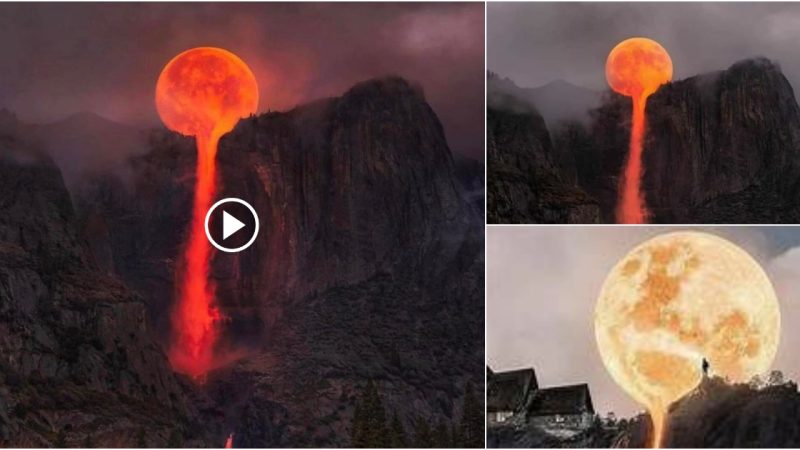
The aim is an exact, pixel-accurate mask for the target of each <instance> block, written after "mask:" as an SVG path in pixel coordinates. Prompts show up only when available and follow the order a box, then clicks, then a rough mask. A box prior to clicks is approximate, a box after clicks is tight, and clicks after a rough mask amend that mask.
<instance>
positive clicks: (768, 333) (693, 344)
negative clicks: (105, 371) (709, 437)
mask: <svg viewBox="0 0 800 450" xmlns="http://www.w3.org/2000/svg"><path fill="white" fill-rule="evenodd" d="M595 336H596V339H597V346H598V349H599V351H600V355H601V358H602V360H603V363H604V364H605V366H606V368H607V369H608V371H609V373H610V374H611V376H612V378H613V379H614V381H616V382H617V384H619V385H620V386H621V387H622V388H623V389H624V390H625V391H626V392H627V393H628V394H629V395H630V396H631V397H633V399H634V400H636V401H637V402H638V403H640V404H641V405H643V406H644V407H645V408H647V410H648V412H649V413H650V416H651V418H652V419H653V426H654V433H653V434H654V436H653V446H654V447H657V446H659V445H660V444H661V442H662V433H663V429H664V424H665V422H666V419H667V417H666V413H667V410H668V407H669V405H670V404H671V403H672V402H674V401H676V400H678V399H680V398H681V397H683V396H684V395H686V394H687V393H688V392H689V391H691V390H692V389H694V388H695V387H696V386H697V385H698V384H699V382H700V380H701V379H702V360H703V358H705V359H706V360H707V361H708V362H709V363H710V365H711V369H712V371H713V372H714V373H715V374H716V375H719V376H723V377H725V378H727V379H728V380H729V381H732V382H745V381H748V380H749V379H751V378H752V377H753V376H754V375H757V374H761V373H764V372H766V371H767V370H769V368H770V366H771V364H772V361H773V359H774V358H775V354H776V353H777V350H778V339H779V336H780V310H779V305H778V299H777V297H776V295H775V291H774V289H773V287H772V284H771V283H770V281H769V279H768V278H767V275H766V273H764V271H763V269H762V268H761V266H760V265H759V264H758V263H757V262H756V261H755V260H754V259H753V258H752V257H751V256H750V255H749V254H747V253H746V252H745V251H744V250H742V249H741V248H739V247H737V246H736V245H734V244H733V243H731V242H729V241H727V240H725V239H722V238H720V237H717V236H715V235H712V234H707V233H700V232H676V233H668V234H662V235H660V236H657V237H655V238H652V239H650V240H648V241H646V242H644V243H642V244H640V245H638V246H637V247H636V248H634V249H633V250H631V251H630V253H628V254H627V255H625V257H624V258H622V259H621V260H620V261H619V262H618V263H617V264H616V266H614V268H613V269H612V270H611V272H610V273H609V274H608V277H607V278H606V280H605V282H604V284H603V287H602V289H601V292H600V296H599V298H598V301H597V307H596V309H595Z"/></svg>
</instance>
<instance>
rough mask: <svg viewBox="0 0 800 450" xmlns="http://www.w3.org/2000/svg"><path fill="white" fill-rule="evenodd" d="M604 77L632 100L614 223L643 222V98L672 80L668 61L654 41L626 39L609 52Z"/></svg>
mask: <svg viewBox="0 0 800 450" xmlns="http://www.w3.org/2000/svg"><path fill="white" fill-rule="evenodd" d="M606 79H607V80H608V84H609V86H611V89H613V90H614V91H615V92H617V93H619V94H622V95H625V96H628V97H631V99H632V100H633V114H632V117H633V120H632V124H631V139H630V148H629V151H628V159H627V163H626V165H625V171H624V173H623V176H622V183H621V186H620V199H619V204H618V206H617V222H618V223H645V221H646V220H647V216H648V213H647V208H646V206H645V204H644V203H645V202H644V197H643V195H642V192H641V181H642V142H643V140H644V134H645V126H646V123H645V121H646V118H647V116H646V114H645V110H646V108H647V98H648V97H649V96H650V95H651V94H653V93H654V92H655V91H656V90H657V89H658V87H659V86H661V85H662V84H664V83H667V82H668V81H670V80H671V79H672V60H671V59H670V57H669V54H668V53H667V51H666V50H664V47H662V46H661V45H660V44H659V43H658V42H656V41H653V40H650V39H647V38H641V37H636V38H630V39H626V40H624V41H622V42H620V43H619V44H617V46H616V47H614V48H613V49H612V50H611V53H609V55H608V59H607V60H606Z"/></svg>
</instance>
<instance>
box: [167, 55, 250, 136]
mask: <svg viewBox="0 0 800 450" xmlns="http://www.w3.org/2000/svg"><path fill="white" fill-rule="evenodd" d="M257 107H258V83H257V82H256V77H255V75H253V72H252V71H251V70H250V68H249V67H248V66H247V64H245V63H244V61H242V60H241V59H240V58H239V57H238V56H236V55H234V54H233V53H231V52H229V51H227V50H224V49H221V48H215V47H197V48H193V49H190V50H187V51H185V52H183V53H181V54H179V55H178V56H176V57H174V58H173V59H172V60H171V61H170V62H169V63H167V65H166V66H165V67H164V69H163V70H162V71H161V75H160V76H159V78H158V82H157V84H156V108H157V109H158V114H159V115H160V116H161V120H163V121H164V124H165V125H166V126H167V127H168V128H169V129H171V130H173V131H177V132H178V133H181V134H185V135H189V136H202V135H206V136H209V137H220V136H222V135H223V134H225V133H227V132H229V131H231V130H232V129H233V127H234V126H235V125H236V123H237V122H238V121H239V119H241V118H242V117H245V116H247V115H249V114H252V113H254V112H255V111H256V108H257Z"/></svg>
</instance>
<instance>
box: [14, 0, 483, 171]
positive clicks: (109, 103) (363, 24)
mask: <svg viewBox="0 0 800 450" xmlns="http://www.w3.org/2000/svg"><path fill="white" fill-rule="evenodd" d="M483 28H484V5H483V4H480V3H447V4H430V3H427V4H420V3H380V4H376V3H372V4H355V3H337V4H319V3H300V4H298V3H292V4H288V3H268V4H255V3H224V4H221V3H160V4H159V3H149V4H142V3H137V4H108V3H105V4H103V3H97V4H87V3H83V4H81V3H77V4H75V3H73V4H54V3H40V4H20V3H10V4H3V5H0V53H2V54H3V58H2V59H0V108H1V107H5V108H8V109H9V110H11V111H13V112H15V113H16V114H17V115H18V116H19V118H20V119H21V120H22V121H24V122H28V123H38V124H41V123H47V122H56V121H59V120H63V119H65V118H67V117H68V116H70V115H73V114H76V113H81V112H86V111H90V112H93V113H96V114H99V115H100V116H102V117H104V118H107V119H110V120H112V121H115V122H118V123H119V124H123V125H128V126H135V127H138V128H147V127H160V126H161V124H160V121H159V120H158V117H157V114H156V111H155V106H154V99H153V97H154V86H155V82H156V79H157V78H158V75H159V73H160V71H161V69H162V68H163V66H164V65H165V64H166V63H167V62H168V61H169V60H170V59H171V58H172V57H173V56H175V55H176V54H178V53H180V52H181V51H184V50H186V49H188V48H191V47H196V46H219V47H223V48H226V49H228V50H231V51H233V52H234V53H236V54H237V55H239V56H241V57H242V58H243V59H244V60H245V61H246V62H247V63H248V65H249V66H250V67H251V68H252V70H253V72H254V73H255V74H256V77H257V79H258V82H259V90H260V93H261V95H260V104H259V112H266V111H270V110H273V111H274V110H279V111H284V110H287V109H291V108H292V107H294V106H296V105H298V104H302V103H305V102H308V101H311V100H315V99H318V98H323V97H330V96H338V95H341V94H342V93H343V92H344V91H345V90H347V89H348V88H349V87H351V86H352V85H354V84H355V83H357V82H360V81H363V80H366V79H370V78H375V77H381V76H386V75H400V76H402V77H405V78H407V79H409V80H411V81H413V82H417V83H419V84H421V85H422V87H423V88H424V90H425V94H426V98H427V99H428V101H429V102H430V103H431V105H432V107H433V109H434V111H436V113H437V114H438V115H439V117H440V119H441V120H442V122H443V126H444V129H445V133H446V135H447V138H448V143H449V144H450V147H451V148H452V150H453V151H455V152H457V153H460V154H462V155H466V156H470V157H473V158H478V159H482V155H483V116H484V113H483V105H484V35H483Z"/></svg>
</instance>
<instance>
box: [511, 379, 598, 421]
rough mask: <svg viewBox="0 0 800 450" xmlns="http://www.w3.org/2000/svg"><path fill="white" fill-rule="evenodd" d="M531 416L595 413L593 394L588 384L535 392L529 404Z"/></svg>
mask: <svg viewBox="0 0 800 450" xmlns="http://www.w3.org/2000/svg"><path fill="white" fill-rule="evenodd" d="M527 412H528V415H529V416H551V415H556V414H558V415H572V414H582V413H590V414H594V405H592V396H591V394H590V393H589V385H588V384H575V385H571V386H559V387H553V388H547V389H539V390H537V391H536V392H534V394H533V397H532V399H531V402H530V403H529V405H528V411H527Z"/></svg>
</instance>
